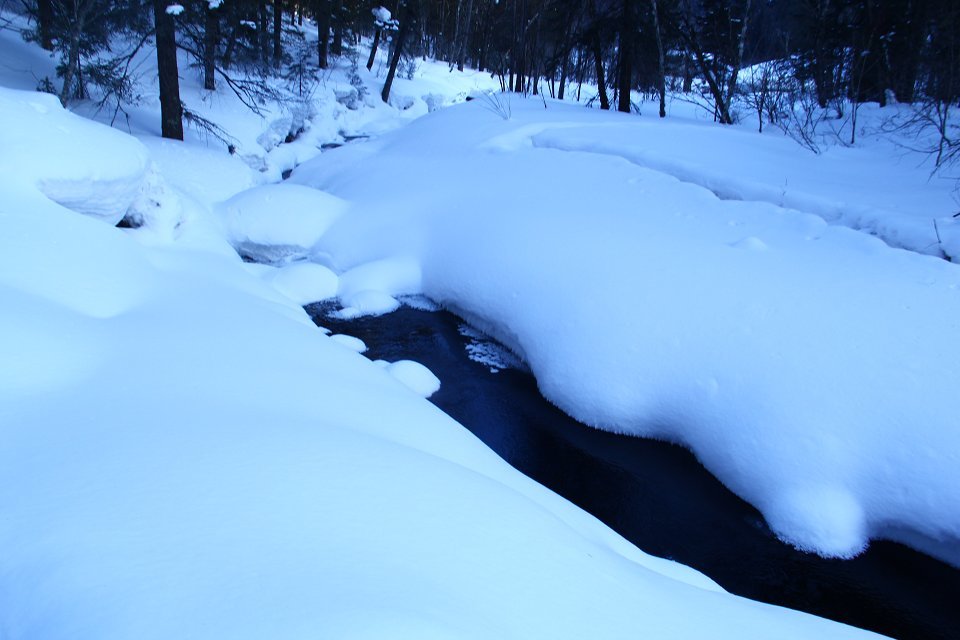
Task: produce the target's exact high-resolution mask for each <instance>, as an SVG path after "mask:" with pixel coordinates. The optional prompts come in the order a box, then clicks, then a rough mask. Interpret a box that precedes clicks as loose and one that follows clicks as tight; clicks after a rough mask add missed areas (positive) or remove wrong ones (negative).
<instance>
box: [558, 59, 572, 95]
mask: <svg viewBox="0 0 960 640" xmlns="http://www.w3.org/2000/svg"><path fill="white" fill-rule="evenodd" d="M569 58H570V54H569V53H567V55H565V56H563V62H561V63H560V87H559V88H558V89H557V100H563V91H564V87H565V86H566V85H567V69H568V68H569V67H570V60H569Z"/></svg>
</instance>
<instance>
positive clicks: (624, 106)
mask: <svg viewBox="0 0 960 640" xmlns="http://www.w3.org/2000/svg"><path fill="white" fill-rule="evenodd" d="M635 31H636V29H635V28H634V26H633V2H632V0H623V4H622V5H621V8H620V56H619V57H620V65H619V69H618V77H617V98H618V100H617V111H620V112H622V113H630V89H631V88H632V86H633V40H634V32H635Z"/></svg>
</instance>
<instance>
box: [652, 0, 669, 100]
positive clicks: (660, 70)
mask: <svg viewBox="0 0 960 640" xmlns="http://www.w3.org/2000/svg"><path fill="white" fill-rule="evenodd" d="M650 8H651V11H652V13H653V35H654V39H655V40H656V41H657V93H659V94H660V117H661V118H666V117H667V79H666V77H667V76H666V71H665V69H664V67H665V64H664V56H663V38H661V37H660V16H659V15H658V14H657V0H650Z"/></svg>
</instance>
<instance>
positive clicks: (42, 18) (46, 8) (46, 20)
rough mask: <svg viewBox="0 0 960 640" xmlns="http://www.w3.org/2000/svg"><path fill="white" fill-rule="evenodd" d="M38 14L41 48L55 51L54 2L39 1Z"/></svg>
mask: <svg viewBox="0 0 960 640" xmlns="http://www.w3.org/2000/svg"><path fill="white" fill-rule="evenodd" d="M37 14H38V15H37V27H38V28H39V30H40V46H41V47H43V48H44V49H46V50H47V51H53V0H37Z"/></svg>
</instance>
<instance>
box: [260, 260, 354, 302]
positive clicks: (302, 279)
mask: <svg viewBox="0 0 960 640" xmlns="http://www.w3.org/2000/svg"><path fill="white" fill-rule="evenodd" d="M267 279H268V281H269V282H270V284H271V285H273V287H274V288H275V289H276V290H277V291H279V292H280V293H282V294H283V295H285V296H286V297H288V298H289V299H290V300H293V301H294V302H296V303H297V304H299V305H305V304H310V303H311V302H319V301H320V300H326V299H327V298H332V297H333V296H335V295H336V293H337V285H338V278H337V274H335V273H334V272H333V271H331V270H330V269H328V268H326V267H324V266H323V265H319V264H315V263H313V262H295V263H293V264H289V265H286V266H284V267H282V268H280V269H277V270H276V271H274V272H272V273H269V274H268V276H267Z"/></svg>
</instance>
